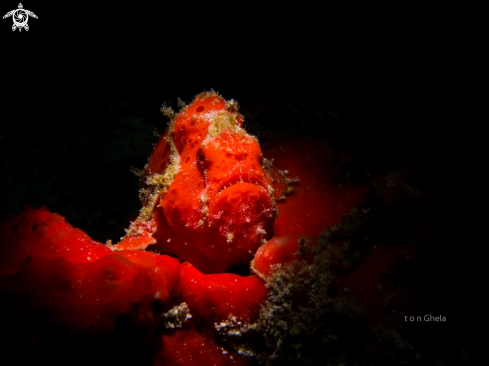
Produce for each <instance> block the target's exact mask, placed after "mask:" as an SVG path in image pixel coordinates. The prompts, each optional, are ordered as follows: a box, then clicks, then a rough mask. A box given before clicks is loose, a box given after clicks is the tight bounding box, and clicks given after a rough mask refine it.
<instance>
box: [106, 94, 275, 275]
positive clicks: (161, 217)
mask: <svg viewBox="0 0 489 366" xmlns="http://www.w3.org/2000/svg"><path fill="white" fill-rule="evenodd" d="M170 118H171V123H170V126H169V128H168V130H167V131H166V133H165V134H164V135H163V136H162V137H161V138H160V140H159V142H158V143H157V145H156V146H155V149H154V151H153V153H152V154H151V157H150V159H149V162H148V164H147V165H146V167H145V170H144V176H143V184H142V188H141V191H140V193H141V198H142V200H143V208H142V209H141V212H140V215H139V217H138V218H137V219H136V220H135V221H134V222H133V223H132V224H131V226H130V228H129V230H127V235H126V236H125V237H124V238H123V240H122V241H121V243H119V244H118V245H117V246H113V247H112V249H113V250H119V249H129V248H130V249H145V248H146V247H147V246H148V245H152V247H151V248H150V249H151V250H157V251H160V252H161V253H166V254H174V255H176V256H177V257H178V258H180V260H182V261H184V262H185V261H186V262H190V263H192V264H193V265H194V266H195V267H196V268H197V269H198V270H200V271H201V272H203V273H221V272H225V271H226V270H227V269H229V268H230V267H232V266H234V265H238V264H248V263H249V262H250V261H251V259H252V258H253V256H254V253H255V252H256V250H257V249H258V247H260V245H262V244H263V243H265V242H266V241H267V240H269V239H270V238H271V237H272V236H273V222H274V219H275V217H276V215H277V208H276V204H275V196H276V195H279V194H281V193H282V191H281V189H282V190H283V189H284V187H282V186H283V181H284V179H285V177H284V176H283V175H280V172H279V171H278V170H276V169H274V168H273V167H272V166H271V165H270V164H268V162H267V160H266V159H264V158H263V155H262V151H261V148H260V145H259V143H258V140H257V139H256V138H255V137H254V136H251V135H250V134H248V133H247V132H246V131H245V130H244V129H243V116H242V115H241V114H239V113H238V108H237V103H236V102H235V101H233V100H231V101H228V102H226V101H225V100H224V99H223V98H222V97H221V96H220V95H218V94H216V93H214V92H205V93H202V94H200V95H198V96H197V97H196V98H195V100H194V101H193V102H192V103H191V104H190V105H188V106H186V107H184V108H183V110H181V111H180V113H178V115H176V116H174V115H170ZM267 170H268V171H269V172H270V171H271V172H270V173H269V172H267ZM270 174H273V175H275V176H276V177H277V178H279V179H276V180H275V181H276V182H275V183H276V184H277V186H278V189H277V192H275V189H274V188H273V184H274V183H272V179H271V177H270ZM280 178H282V179H280ZM279 184H282V186H279Z"/></svg>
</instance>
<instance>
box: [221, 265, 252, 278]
mask: <svg viewBox="0 0 489 366" xmlns="http://www.w3.org/2000/svg"><path fill="white" fill-rule="evenodd" d="M226 273H234V274H237V275H240V276H243V277H246V276H249V275H251V270H250V265H249V264H237V265H235V266H232V267H231V268H229V269H228V270H227V271H226Z"/></svg>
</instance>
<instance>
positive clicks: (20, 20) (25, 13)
mask: <svg viewBox="0 0 489 366" xmlns="http://www.w3.org/2000/svg"><path fill="white" fill-rule="evenodd" d="M10 16H11V17H12V19H13V20H14V24H13V25H12V30H13V31H14V30H16V29H17V28H19V32H20V31H21V30H22V28H24V29H25V30H26V31H28V30H29V26H28V25H27V21H28V20H29V16H31V17H33V18H36V19H37V15H36V14H34V13H33V12H32V11H29V10H26V9H24V7H23V6H22V3H19V8H18V9H14V10H12V11H9V12H8V13H7V14H5V15H4V16H3V19H5V18H8V17H10Z"/></svg>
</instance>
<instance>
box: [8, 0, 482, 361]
mask: <svg viewBox="0 0 489 366" xmlns="http://www.w3.org/2000/svg"><path fill="white" fill-rule="evenodd" d="M3 4H4V5H2V7H3V8H2V10H0V11H3V12H4V13H7V12H8V11H9V10H12V9H14V8H16V7H17V4H16V3H14V2H11V3H10V5H9V3H8V2H7V3H5V2H4V3H3ZM23 5H24V8H25V9H28V10H31V11H33V12H34V13H35V14H36V15H37V16H38V17H39V19H32V18H30V19H29V23H28V24H29V27H30V29H29V31H28V32H26V31H25V30H23V31H21V32H19V31H18V30H17V31H15V32H12V30H11V27H12V19H11V18H8V19H3V20H2V21H1V22H0V39H1V45H2V53H1V64H2V69H1V72H2V80H1V88H2V113H1V117H0V118H1V130H0V156H1V164H2V174H1V179H0V184H1V186H0V188H1V190H0V198H1V200H0V205H1V206H0V207H1V214H2V215H3V214H5V213H7V212H11V213H16V212H19V211H20V210H21V209H22V205H23V204H28V205H30V206H33V207H35V208H39V207H41V206H42V205H46V206H48V207H49V209H50V210H51V211H53V212H57V213H59V214H61V215H63V216H64V217H66V220H67V222H69V223H71V224H72V225H74V226H75V227H79V228H81V229H82V230H84V231H85V232H87V233H88V234H89V235H90V236H91V237H92V238H93V239H95V240H99V241H102V242H105V241H106V240H107V239H113V240H114V241H117V239H118V238H119V237H120V236H123V235H124V230H123V229H124V228H125V227H127V224H128V221H129V219H130V218H131V217H132V216H133V215H135V214H137V212H138V209H139V203H138V199H137V196H138V195H137V189H138V180H137V178H136V177H135V176H134V175H133V174H132V173H131V172H130V169H131V167H132V166H134V167H138V168H142V167H143V166H144V164H145V163H146V162H147V158H148V156H149V153H150V152H151V149H152V144H153V143H155V142H156V141H157V139H156V137H154V135H153V131H154V130H155V129H156V130H157V131H160V132H162V131H164V129H165V127H166V124H167V121H166V119H165V118H164V117H163V116H162V115H161V113H160V112H159V109H160V107H161V105H162V104H163V103H166V104H168V105H172V106H174V107H175V108H176V105H177V97H178V98H180V99H182V100H184V101H185V102H187V103H188V102H190V101H191V100H192V98H193V97H194V96H195V95H196V94H198V93H200V92H202V91H204V90H209V89H211V88H213V89H214V90H216V91H218V92H219V93H221V94H222V95H223V97H224V98H225V99H231V98H234V99H236V100H238V102H239V103H240V107H241V109H240V111H241V113H243V114H244V115H245V127H247V128H248V129H249V130H250V131H251V132H252V133H255V134H257V135H258V138H259V139H260V141H261V142H262V143H266V141H267V139H268V138H269V137H270V136H271V135H273V134H279V135H280V134H282V135H305V136H312V137H318V136H322V137H326V138H328V139H330V140H331V141H332V142H333V143H334V144H336V145H337V146H338V148H339V149H340V151H343V152H345V153H348V154H353V155H355V153H356V152H357V151H358V146H361V145H363V144H364V143H367V142H369V141H370V138H372V137H373V136H377V133H376V132H375V133H374V132H372V131H374V130H375V131H377V130H379V131H380V135H381V136H382V137H381V138H380V139H377V140H375V144H374V145H375V146H376V147H375V149H374V150H373V152H372V151H371V152H372V154H373V155H374V158H372V159H371V160H369V162H368V163H367V165H369V164H371V165H372V166H373V167H374V168H375V167H377V168H378V167H379V166H381V165H382V164H387V163H392V162H394V163H396V162H397V163H399V164H401V163H402V162H405V161H413V162H414V163H415V164H421V166H423V167H424V169H425V171H426V177H425V179H424V181H422V185H423V189H425V190H426V191H427V192H428V193H431V194H434V195H435V197H436V202H437V204H438V205H439V211H440V218H439V220H438V226H437V229H436V230H437V231H436V233H437V234H438V235H439V246H437V247H436V248H435V249H436V250H440V262H439V266H440V267H439V268H437V269H436V270H434V271H433V273H436V275H435V276H434V277H433V278H431V279H430V280H432V281H435V282H434V283H436V281H439V283H436V285H437V287H438V289H437V290H436V289H435V291H438V292H437V293H438V296H440V298H439V300H438V304H439V306H440V308H439V311H440V313H441V314H444V313H449V314H450V315H451V316H452V318H451V319H450V318H449V319H448V322H447V324H444V325H443V327H442V326H441V325H439V324H433V327H434V328H433V330H432V334H430V337H431V338H432V339H436V340H437V341H439V342H441V346H440V347H438V348H437V347H435V346H433V347H432V348H431V345H430V344H425V345H424V348H423V350H424V351H425V354H428V353H429V350H430V349H431V350H432V353H433V355H432V356H430V357H431V358H430V360H431V361H433V362H435V361H443V362H445V363H447V364H452V363H453V364H482V363H481V362H484V357H483V356H481V351H480V349H481V348H480V344H481V339H480V338H479V326H478V324H477V323H478V319H479V314H480V311H481V309H482V308H483V302H482V295H481V291H480V289H479V287H478V279H479V278H480V276H479V274H480V271H481V268H482V264H478V263H479V262H480V261H481V260H480V259H478V258H479V255H478V254H477V253H478V246H477V243H474V241H473V240H469V239H466V240H465V241H459V239H458V238H455V237H454V230H453V228H454V227H457V226H456V225H455V226H452V225H449V223H452V222H453V221H457V220H454V216H455V218H456V216H457V215H462V216H463V215H464V214H463V213H462V214H461V212H460V211H458V210H457V209H455V207H458V206H457V204H458V201H457V199H456V198H455V197H458V196H459V194H457V193H454V192H455V191H454V186H455V184H454V181H453V179H452V178H451V177H453V176H455V177H459V176H460V175H462V174H465V170H464V169H466V164H465V162H464V160H463V158H462V157H461V156H459V155H458V154H457V153H454V150H455V149H454V148H453V146H452V145H451V142H452V140H453V136H454V135H455V134H454V133H453V132H452V131H453V130H454V127H452V125H451V124H450V123H447V120H446V119H445V117H444V115H445V114H446V112H447V111H448V112H450V110H451V108H453V106H447V105H445V104H444V102H445V101H446V95H447V94H448V90H449V87H450V85H451V84H452V83H453V82H454V78H455V76H454V74H453V72H452V71H453V69H451V67H452V66H451V65H450V66H449V65H448V61H447V60H449V59H450V58H449V57H448V55H449V54H450V53H451V52H453V50H450V49H449V47H448V45H450V44H452V41H453V40H454V38H456V37H457V33H456V32H454V31H453V30H454V29H453V27H454V25H453V24H450V22H448V21H447V17H446V8H444V9H435V8H426V7H424V8H415V7H413V6H412V5H410V4H406V3H403V4H402V5H400V6H398V7H391V8H386V7H380V6H379V7H375V6H372V5H370V4H368V5H363V6H362V7H354V8H353V7H352V8H343V9H339V8H337V7H333V6H331V5H328V4H327V3H325V4H323V5H321V6H319V5H318V2H317V3H316V4H315V5H312V4H309V3H307V2H295V3H284V2H282V3H278V2H276V3H268V5H266V6H264V5H263V4H260V3H259V2H254V1H239V0H237V1H212V2H199V3H194V2H178V3H171V2H165V1H160V2H147V1H137V2H134V3H132V4H128V3H120V2H116V1H86V2H76V1H74V2H69V3H67V2H38V1H30V2H23ZM451 70H452V71H451ZM335 116H336V117H338V116H340V118H339V120H338V118H336V117H335ZM342 116H343V118H341V117H342ZM377 127H378V128H377ZM376 128H377V129H376ZM457 146H458V147H459V148H460V145H457ZM453 172H461V173H460V174H457V173H453ZM450 210H451V211H450ZM451 212H454V214H451ZM445 217H447V220H450V221H444V220H445ZM460 225H461V224H460ZM459 246H462V247H463V248H465V249H464V250H460V249H459ZM436 315H438V314H436ZM452 319H454V320H453V322H451V321H452ZM437 327H438V328H437ZM424 342H428V341H427V340H424ZM485 360H486V361H487V358H485ZM477 362H479V363H477Z"/></svg>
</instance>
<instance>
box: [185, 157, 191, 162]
mask: <svg viewBox="0 0 489 366" xmlns="http://www.w3.org/2000/svg"><path fill="white" fill-rule="evenodd" d="M189 160H190V156H187V159H185V164H187V163H188V161H189Z"/></svg>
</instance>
